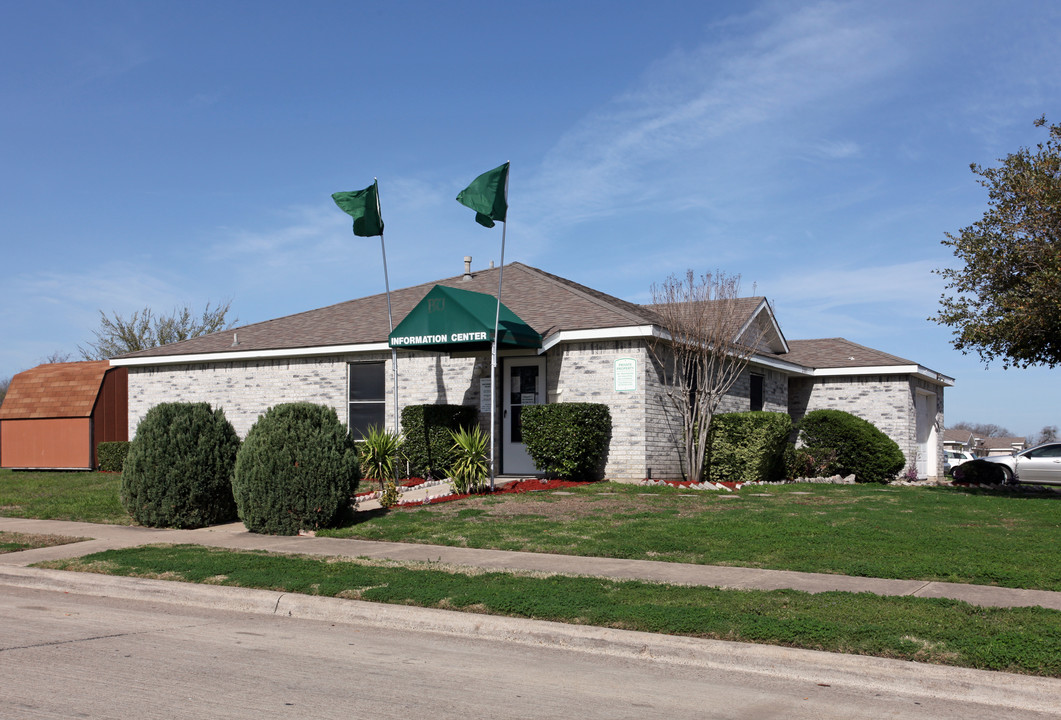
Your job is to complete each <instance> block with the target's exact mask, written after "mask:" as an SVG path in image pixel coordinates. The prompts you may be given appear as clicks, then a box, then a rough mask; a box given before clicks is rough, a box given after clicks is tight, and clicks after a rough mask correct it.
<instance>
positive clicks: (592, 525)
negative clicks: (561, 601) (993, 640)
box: [318, 483, 1061, 590]
mask: <svg viewBox="0 0 1061 720" xmlns="http://www.w3.org/2000/svg"><path fill="white" fill-rule="evenodd" d="M567 493H568V494H565V495H554V494H552V493H548V492H542V493H530V494H526V495H503V496H498V497H484V498H468V499H465V500H460V501H457V502H453V503H443V504H441V505H431V506H424V507H420V508H417V509H413V510H398V511H390V512H386V513H367V512H366V513H358V514H357V515H358V517H356V518H355V520H354V523H353V524H352V525H350V526H348V527H344V528H340V529H337V530H325V531H320V532H319V533H318V534H319V535H328V536H334V537H353V538H361V539H365V540H385V541H390V542H420V543H428V544H436V545H455V546H460V547H473V548H492V549H498V550H526V551H531V552H542V553H556V554H562V555H586V556H596V557H615V558H637V559H644V560H661V561H670V562H686V563H698V564H706V565H730V566H742V567H756V568H768V569H775V570H795V571H802V572H824V573H837V574H841V575H853V576H861V577H879V578H896V579H910V580H937V581H942V582H957V583H973V584H979V585H998V586H1002V587H1014V588H1031V589H1041V590H1061V556H1059V555H1058V553H1057V546H1058V540H1059V538H1061V494H1058V493H1056V492H1052V491H1042V490H1032V491H1016V492H1014V491H995V490H971V489H968V488H957V487H899V486H895V487H892V486H882V485H875V484H874V485H816V484H791V485H765V486H749V487H745V488H743V489H741V490H740V491H739V492H736V493H729V492H706V491H690V490H682V489H675V488H661V487H639V486H630V485H622V484H613V483H604V484H595V485H590V486H588V487H583V488H575V489H568V490H567Z"/></svg>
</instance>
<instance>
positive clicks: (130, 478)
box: [121, 403, 239, 528]
mask: <svg viewBox="0 0 1061 720" xmlns="http://www.w3.org/2000/svg"><path fill="white" fill-rule="evenodd" d="M238 449H239V437H238V436H237V435H236V431H235V430H234V429H233V427H232V424H231V423H230V422H229V421H228V420H226V419H225V414H224V412H222V411H221V410H220V409H219V410H211V409H210V406H209V405H208V404H206V403H162V404H161V405H156V406H155V407H153V408H151V409H150V410H148V411H147V415H145V416H144V419H143V420H141V421H140V424H139V425H138V426H137V428H136V437H135V438H134V439H133V441H132V442H131V443H130V444H129V453H128V455H127V456H126V458H125V463H124V469H123V472H122V489H121V501H122V505H123V506H124V507H125V509H126V511H127V512H128V513H129V514H130V515H131V516H132V518H133V519H134V520H136V522H138V523H140V524H141V525H147V526H150V527H176V528H197V527H205V526H207V525H215V524H217V523H222V522H229V521H231V520H235V519H236V503H235V501H234V500H233V497H232V470H233V467H234V465H235V462H236V451H237V450H238Z"/></svg>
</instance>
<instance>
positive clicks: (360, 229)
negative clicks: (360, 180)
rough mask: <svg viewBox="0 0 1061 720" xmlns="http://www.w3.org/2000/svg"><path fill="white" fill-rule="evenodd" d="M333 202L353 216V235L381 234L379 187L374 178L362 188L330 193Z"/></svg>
mask: <svg viewBox="0 0 1061 720" xmlns="http://www.w3.org/2000/svg"><path fill="white" fill-rule="evenodd" d="M332 200H334V201H335V204H336V205H338V206H339V208H340V209H341V210H342V211H343V212H345V213H346V214H347V215H350V216H351V217H352V218H354V235H358V236H360V237H372V236H373V235H382V234H383V216H382V215H380V212H379V187H378V184H377V182H376V181H375V180H373V181H372V184H371V185H369V186H368V187H367V188H365V189H364V190H358V191H356V192H337V193H332Z"/></svg>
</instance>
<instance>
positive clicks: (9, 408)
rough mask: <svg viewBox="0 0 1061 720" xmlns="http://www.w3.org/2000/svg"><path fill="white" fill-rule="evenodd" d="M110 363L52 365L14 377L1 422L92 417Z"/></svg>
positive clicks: (0, 408) (0, 410) (1, 413)
mask: <svg viewBox="0 0 1061 720" xmlns="http://www.w3.org/2000/svg"><path fill="white" fill-rule="evenodd" d="M109 369H110V363H108V362H107V361H106V360H97V361H90V362H73V363H50V364H48V365H38V366H37V367H35V368H32V369H30V370H25V371H23V372H20V373H18V374H17V375H15V376H14V377H13V378H11V385H10V386H9V387H8V389H7V396H6V397H5V398H4V404H3V407H0V420H28V419H39V418H75V417H89V416H91V415H92V409H93V408H94V407H95V405H96V397H97V396H98V395H99V391H100V386H101V385H102V383H103V376H104V375H106V374H107V370H109Z"/></svg>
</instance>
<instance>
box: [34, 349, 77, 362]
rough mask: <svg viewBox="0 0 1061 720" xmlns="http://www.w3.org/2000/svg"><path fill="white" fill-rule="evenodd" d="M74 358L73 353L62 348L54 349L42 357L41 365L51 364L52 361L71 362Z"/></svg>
mask: <svg viewBox="0 0 1061 720" xmlns="http://www.w3.org/2000/svg"><path fill="white" fill-rule="evenodd" d="M73 359H74V354H73V353H68V352H63V351H62V350H56V351H55V352H53V353H52V354H51V355H49V356H48V357H46V358H42V359H41V362H40V364H41V365H51V364H52V363H66V362H72V361H73Z"/></svg>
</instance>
